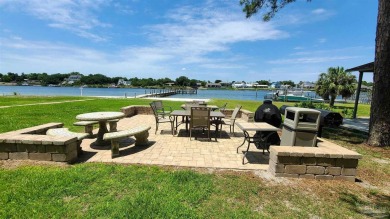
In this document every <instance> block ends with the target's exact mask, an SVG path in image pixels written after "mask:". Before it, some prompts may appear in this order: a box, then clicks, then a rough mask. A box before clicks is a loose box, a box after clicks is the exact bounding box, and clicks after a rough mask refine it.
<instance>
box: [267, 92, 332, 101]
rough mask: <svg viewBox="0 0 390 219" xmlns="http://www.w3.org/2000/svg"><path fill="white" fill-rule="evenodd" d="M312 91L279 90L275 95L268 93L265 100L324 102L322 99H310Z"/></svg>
mask: <svg viewBox="0 0 390 219" xmlns="http://www.w3.org/2000/svg"><path fill="white" fill-rule="evenodd" d="M309 94H310V91H305V90H277V91H275V92H273V93H267V94H266V95H265V96H264V99H272V100H276V101H284V102H303V101H311V102H324V99H322V98H313V97H310V95H309Z"/></svg>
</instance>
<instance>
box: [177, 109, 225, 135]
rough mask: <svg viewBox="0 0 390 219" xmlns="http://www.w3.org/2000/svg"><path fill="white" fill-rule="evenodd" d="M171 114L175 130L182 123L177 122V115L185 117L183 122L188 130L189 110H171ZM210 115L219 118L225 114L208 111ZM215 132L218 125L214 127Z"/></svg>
mask: <svg viewBox="0 0 390 219" xmlns="http://www.w3.org/2000/svg"><path fill="white" fill-rule="evenodd" d="M171 116H173V117H174V122H175V129H176V131H177V127H178V126H179V125H181V124H182V123H178V121H177V117H179V116H181V117H183V118H184V119H185V122H184V123H185V124H186V131H188V121H189V117H190V116H191V110H174V111H172V112H171ZM210 117H211V118H216V119H219V120H221V119H222V118H225V115H224V114H223V113H221V112H219V111H210ZM216 132H217V133H218V126H217V127H216Z"/></svg>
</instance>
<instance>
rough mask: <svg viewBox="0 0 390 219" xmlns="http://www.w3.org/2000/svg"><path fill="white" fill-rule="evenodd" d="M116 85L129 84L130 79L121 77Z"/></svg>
mask: <svg viewBox="0 0 390 219" xmlns="http://www.w3.org/2000/svg"><path fill="white" fill-rule="evenodd" d="M117 85H118V86H119V85H124V86H130V85H131V81H125V79H123V78H121V79H119V80H118V84H117Z"/></svg>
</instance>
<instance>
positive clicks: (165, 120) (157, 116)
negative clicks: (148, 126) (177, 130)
mask: <svg viewBox="0 0 390 219" xmlns="http://www.w3.org/2000/svg"><path fill="white" fill-rule="evenodd" d="M150 107H151V108H152V110H153V115H154V118H155V120H156V132H155V134H157V130H158V125H159V124H160V123H168V122H169V123H171V132H172V135H174V128H173V126H174V124H173V123H174V118H173V116H171V115H170V114H166V113H165V114H161V113H159V112H158V110H157V107H156V104H155V102H151V103H150ZM167 116H168V117H167Z"/></svg>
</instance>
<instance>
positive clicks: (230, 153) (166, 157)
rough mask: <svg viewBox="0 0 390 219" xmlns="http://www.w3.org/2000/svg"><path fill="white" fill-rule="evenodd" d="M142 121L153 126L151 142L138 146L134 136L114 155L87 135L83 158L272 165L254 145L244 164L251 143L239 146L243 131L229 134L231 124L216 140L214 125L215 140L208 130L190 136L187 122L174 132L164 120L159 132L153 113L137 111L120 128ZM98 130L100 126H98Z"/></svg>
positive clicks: (187, 164) (252, 166)
mask: <svg viewBox="0 0 390 219" xmlns="http://www.w3.org/2000/svg"><path fill="white" fill-rule="evenodd" d="M140 124H148V125H150V126H151V128H152V129H151V130H149V145H148V146H142V147H141V146H139V147H136V146H134V142H135V138H134V137H130V138H128V139H125V140H123V141H121V147H120V157H117V158H113V159H112V158H111V151H110V149H109V147H107V148H106V149H101V148H99V149H97V148H95V147H94V146H93V142H94V141H95V140H96V139H84V140H83V142H82V144H81V146H82V148H83V150H84V154H83V156H82V157H81V159H82V160H83V161H85V162H115V163H131V164H154V165H167V166H182V167H202V168H222V169H240V170H266V169H267V168H268V158H269V157H268V153H267V152H266V153H265V154H264V155H263V153H262V151H260V150H258V149H256V147H255V146H254V145H251V146H250V149H249V151H250V152H249V153H248V155H247V158H248V159H245V164H244V165H243V164H242V157H243V153H242V152H243V151H244V150H246V147H247V144H245V145H244V146H242V147H240V148H239V153H237V152H236V150H237V147H238V146H239V145H240V144H241V143H242V142H243V139H244V137H243V134H242V131H241V130H240V129H239V128H238V127H235V136H233V134H229V127H228V126H226V127H224V129H223V131H222V135H221V137H218V138H217V140H218V141H215V138H214V137H215V133H214V131H213V130H214V127H212V129H211V130H212V131H211V137H212V139H211V141H208V139H207V134H202V132H201V131H200V130H199V131H196V133H195V132H194V134H193V136H194V135H195V136H198V139H196V140H195V139H194V137H193V138H192V140H190V138H189V133H188V132H186V131H185V125H184V124H182V125H181V126H179V127H178V133H177V134H176V135H174V136H172V134H171V132H170V124H169V123H163V124H160V126H159V130H158V132H157V134H155V121H154V117H153V116H152V115H136V116H133V117H130V118H124V119H121V120H120V121H119V122H118V130H124V129H129V128H132V127H136V126H137V125H140ZM94 132H95V133H96V132H97V129H96V130H94Z"/></svg>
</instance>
